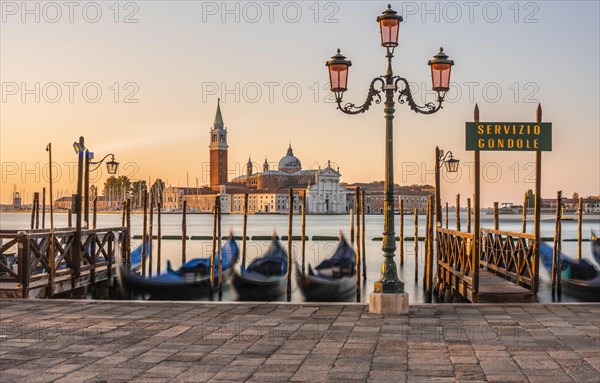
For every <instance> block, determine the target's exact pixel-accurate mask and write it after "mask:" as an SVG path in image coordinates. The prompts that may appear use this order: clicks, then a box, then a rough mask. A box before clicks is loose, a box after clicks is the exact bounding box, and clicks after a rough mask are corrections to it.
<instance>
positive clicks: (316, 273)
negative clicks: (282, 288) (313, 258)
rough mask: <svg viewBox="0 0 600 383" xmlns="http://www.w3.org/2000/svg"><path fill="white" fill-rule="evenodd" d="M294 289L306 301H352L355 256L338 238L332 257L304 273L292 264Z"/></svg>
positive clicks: (354, 291)
mask: <svg viewBox="0 0 600 383" xmlns="http://www.w3.org/2000/svg"><path fill="white" fill-rule="evenodd" d="M296 276H297V281H298V286H299V287H300V290H301V291H302V295H304V298H305V299H306V300H307V301H316V302H336V301H349V300H353V299H355V298H356V253H355V252H354V249H352V247H351V246H350V245H349V244H348V242H346V240H345V239H344V238H343V237H342V238H341V239H340V243H339V245H338V247H337V249H336V250H335V252H334V253H333V255H332V256H331V257H329V258H327V259H325V260H324V261H323V262H321V263H320V264H319V265H318V266H317V267H315V268H314V270H313V268H312V267H311V266H310V264H309V265H308V273H307V274H304V273H302V271H301V270H300V268H299V267H298V266H297V265H296Z"/></svg>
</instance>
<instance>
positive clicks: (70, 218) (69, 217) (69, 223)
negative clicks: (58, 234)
mask: <svg viewBox="0 0 600 383" xmlns="http://www.w3.org/2000/svg"><path fill="white" fill-rule="evenodd" d="M67 226H68V227H73V213H72V212H71V208H69V209H67ZM32 229H33V228H32Z"/></svg>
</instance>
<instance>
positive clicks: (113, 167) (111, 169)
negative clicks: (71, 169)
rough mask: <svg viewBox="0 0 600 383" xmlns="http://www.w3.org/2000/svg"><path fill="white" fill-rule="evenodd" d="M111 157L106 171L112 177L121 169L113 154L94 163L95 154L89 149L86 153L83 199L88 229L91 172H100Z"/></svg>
mask: <svg viewBox="0 0 600 383" xmlns="http://www.w3.org/2000/svg"><path fill="white" fill-rule="evenodd" d="M109 156H110V157H111V160H110V161H108V162H106V171H107V172H108V174H110V175H115V174H117V170H118V169H119V163H118V162H117V161H115V155H114V154H112V153H110V154H107V155H106V156H104V158H102V159H101V160H100V161H98V162H92V160H93V159H94V153H93V152H90V151H89V150H87V149H86V151H85V186H84V190H85V196H84V197H83V198H84V202H83V206H84V208H83V210H84V213H83V216H84V221H85V226H86V227H88V226H89V218H90V172H93V171H96V170H98V168H99V167H100V165H102V163H104V161H105V160H106V159H107V158H108V157H109ZM90 166H95V167H94V168H93V169H90Z"/></svg>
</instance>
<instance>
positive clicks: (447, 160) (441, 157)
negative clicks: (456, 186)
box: [435, 146, 460, 227]
mask: <svg viewBox="0 0 600 383" xmlns="http://www.w3.org/2000/svg"><path fill="white" fill-rule="evenodd" d="M459 163H460V160H457V159H456V158H454V155H453V154H452V152H450V151H449V152H448V153H446V154H444V151H443V150H441V149H440V148H439V147H437V146H436V147H435V224H436V227H441V226H442V201H441V191H440V168H441V167H442V165H444V164H445V165H446V171H447V172H448V173H456V172H457V171H458V164H459Z"/></svg>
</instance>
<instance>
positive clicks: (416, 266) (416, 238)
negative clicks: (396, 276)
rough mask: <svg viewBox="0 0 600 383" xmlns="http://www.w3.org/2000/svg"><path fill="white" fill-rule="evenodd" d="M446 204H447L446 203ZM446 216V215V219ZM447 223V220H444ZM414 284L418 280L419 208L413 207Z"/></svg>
mask: <svg viewBox="0 0 600 383" xmlns="http://www.w3.org/2000/svg"><path fill="white" fill-rule="evenodd" d="M446 206H448V205H446ZM447 218H448V216H447V215H446V219H447ZM446 223H447V221H446ZM414 244H415V284H417V283H418V282H419V210H418V209H415V237H414Z"/></svg>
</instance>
